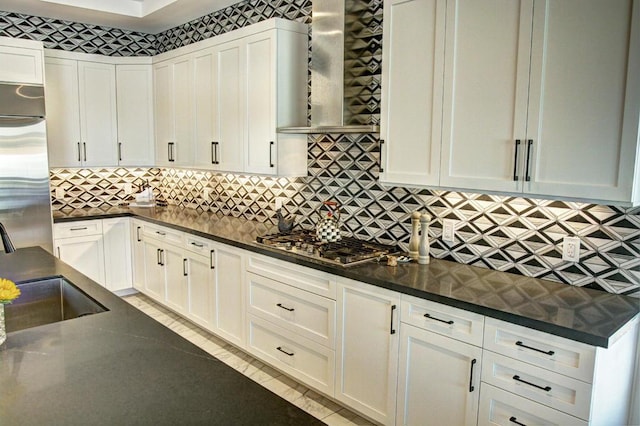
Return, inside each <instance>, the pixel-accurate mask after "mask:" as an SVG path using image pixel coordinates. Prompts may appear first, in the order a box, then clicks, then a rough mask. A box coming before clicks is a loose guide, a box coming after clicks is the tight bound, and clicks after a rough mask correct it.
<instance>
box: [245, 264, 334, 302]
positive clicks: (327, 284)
mask: <svg viewBox="0 0 640 426" xmlns="http://www.w3.org/2000/svg"><path fill="white" fill-rule="evenodd" d="M247 270H248V271H249V272H254V273H256V274H258V275H262V276H263V277H268V278H271V279H274V280H276V281H280V282H283V283H285V284H288V285H290V286H293V287H297V288H300V289H302V290H307V291H310V292H312V293H315V294H318V295H320V296H324V297H328V298H329V299H333V300H335V299H336V279H335V277H334V276H333V275H331V274H328V273H326V272H322V271H316V270H315V269H311V268H307V267H304V266H300V265H296V264H293V263H290V262H285V261H282V260H278V259H273V258H270V257H268V256H260V255H251V256H249V260H248V264H247Z"/></svg>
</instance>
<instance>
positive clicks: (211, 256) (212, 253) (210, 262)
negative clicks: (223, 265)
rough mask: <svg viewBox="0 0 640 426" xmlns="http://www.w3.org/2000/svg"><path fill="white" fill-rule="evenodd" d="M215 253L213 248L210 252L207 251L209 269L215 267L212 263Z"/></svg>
mask: <svg viewBox="0 0 640 426" xmlns="http://www.w3.org/2000/svg"><path fill="white" fill-rule="evenodd" d="M215 253H216V251H215V250H211V252H210V253H209V265H211V269H216V265H215V264H214V261H213V258H214V255H215Z"/></svg>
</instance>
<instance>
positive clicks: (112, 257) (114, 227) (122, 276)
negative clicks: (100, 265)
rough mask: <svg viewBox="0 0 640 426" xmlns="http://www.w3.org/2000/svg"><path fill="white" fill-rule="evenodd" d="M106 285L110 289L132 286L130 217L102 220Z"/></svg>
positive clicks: (122, 288)
mask: <svg viewBox="0 0 640 426" xmlns="http://www.w3.org/2000/svg"><path fill="white" fill-rule="evenodd" d="M102 236H103V241H104V242H103V244H104V267H105V286H106V287H107V289H108V290H110V291H118V290H124V289H127V288H131V286H132V278H131V228H130V224H129V218H126V217H124V218H113V219H103V220H102Z"/></svg>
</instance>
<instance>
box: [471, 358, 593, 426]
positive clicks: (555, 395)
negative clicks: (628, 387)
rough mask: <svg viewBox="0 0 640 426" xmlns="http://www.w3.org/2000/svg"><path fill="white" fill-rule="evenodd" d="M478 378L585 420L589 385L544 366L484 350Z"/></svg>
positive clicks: (589, 394)
mask: <svg viewBox="0 0 640 426" xmlns="http://www.w3.org/2000/svg"><path fill="white" fill-rule="evenodd" d="M482 363H483V368H482V381H483V382H485V383H489V384H491V385H494V386H496V387H499V388H502V389H504V390H507V391H509V392H511V393H515V394H517V395H520V396H523V397H525V398H528V399H531V400H533V401H536V402H538V403H540V404H543V405H546V406H549V407H551V408H554V409H556V410H560V411H563V412H565V413H567V414H571V415H572V416H576V417H579V418H581V419H584V420H587V419H588V418H589V407H590V403H591V385H590V384H589V383H585V382H582V381H580V380H576V379H572V378H570V377H567V376H563V375H562V374H558V373H554V372H552V371H549V370H545V369H544V368H540V367H535V366H533V365H531V364H527V363H524V362H522V361H517V360H515V359H513V358H507V357H505V356H502V355H498V354H494V353H492V352H489V351H484V354H483V361H482Z"/></svg>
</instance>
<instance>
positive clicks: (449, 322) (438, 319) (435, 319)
mask: <svg viewBox="0 0 640 426" xmlns="http://www.w3.org/2000/svg"><path fill="white" fill-rule="evenodd" d="M424 317H425V318H429V319H432V320H434V321H440V322H443V323H445V324H449V325H453V321H452V320H449V321H445V320H443V319H440V318H436V317H432V316H431V315H429V314H424Z"/></svg>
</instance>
